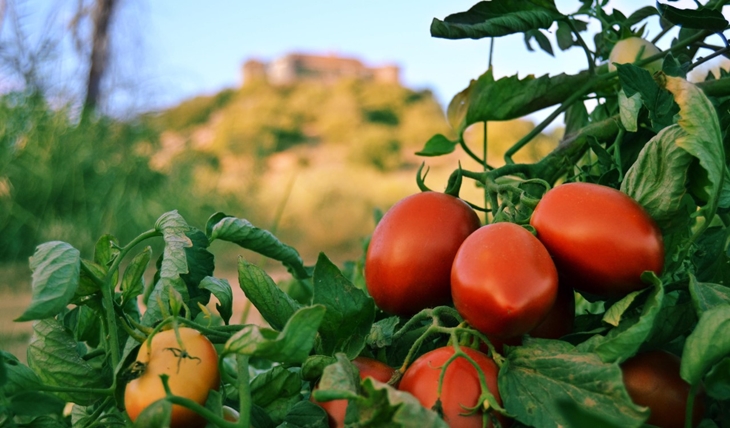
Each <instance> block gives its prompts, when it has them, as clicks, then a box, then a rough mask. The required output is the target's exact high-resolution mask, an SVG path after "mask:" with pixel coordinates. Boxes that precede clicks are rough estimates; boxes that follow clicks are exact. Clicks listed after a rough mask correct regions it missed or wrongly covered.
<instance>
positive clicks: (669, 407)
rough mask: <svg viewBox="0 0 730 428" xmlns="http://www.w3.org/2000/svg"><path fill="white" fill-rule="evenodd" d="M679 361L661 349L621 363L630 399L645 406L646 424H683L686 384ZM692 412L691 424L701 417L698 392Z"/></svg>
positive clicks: (662, 427)
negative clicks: (646, 410) (647, 414)
mask: <svg viewBox="0 0 730 428" xmlns="http://www.w3.org/2000/svg"><path fill="white" fill-rule="evenodd" d="M680 364H681V360H680V359H679V357H677V356H676V355H674V354H670V353H668V352H665V351H650V352H644V353H641V354H637V355H635V356H634V357H632V358H629V359H628V360H626V361H625V362H624V363H623V364H621V371H622V373H623V380H624V385H626V390H627V391H628V393H629V396H631V400H632V401H633V402H634V403H636V404H638V405H639V406H645V407H648V408H649V409H650V410H651V416H649V420H647V421H646V423H647V424H650V425H655V426H657V427H659V428H682V427H684V419H685V409H686V408H687V398H688V397H689V392H690V386H689V384H688V383H687V382H685V381H684V379H682V378H681V377H680V375H679V368H680ZM696 398H697V399H696V400H695V402H694V406H693V412H692V426H693V427H695V426H697V425H698V424H699V423H700V421H701V420H702V415H703V413H704V411H705V406H704V403H703V400H702V398H703V397H702V394H698V395H697V397H696Z"/></svg>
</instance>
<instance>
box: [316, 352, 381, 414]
mask: <svg viewBox="0 0 730 428" xmlns="http://www.w3.org/2000/svg"><path fill="white" fill-rule="evenodd" d="M352 364H354V365H355V367H357V369H358V371H359V373H360V378H361V379H366V378H368V377H370V378H373V379H376V380H378V381H380V382H388V381H389V380H390V379H391V377H393V375H394V374H395V369H393V368H392V367H390V366H388V365H387V364H384V363H382V362H380V361H378V360H374V359H372V358H367V357H357V358H355V359H354V360H352ZM312 402H313V403H315V404H318V405H319V406H321V407H322V408H323V409H324V410H325V411H326V412H327V419H328V422H329V426H330V428H335V427H337V428H343V427H344V426H345V413H347V404H348V402H347V400H331V401H324V402H318V401H317V400H315V399H314V397H312Z"/></svg>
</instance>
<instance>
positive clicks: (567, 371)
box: [499, 339, 648, 428]
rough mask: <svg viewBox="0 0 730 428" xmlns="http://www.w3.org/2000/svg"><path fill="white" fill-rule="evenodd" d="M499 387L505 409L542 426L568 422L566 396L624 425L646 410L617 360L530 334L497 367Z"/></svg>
mask: <svg viewBox="0 0 730 428" xmlns="http://www.w3.org/2000/svg"><path fill="white" fill-rule="evenodd" d="M499 391H500V395H501V396H502V400H503V401H504V407H505V409H506V410H507V412H509V413H510V414H512V415H514V416H515V417H516V419H517V420H519V421H521V422H522V423H525V424H528V425H530V426H535V427H539V428H553V427H554V428H557V427H562V426H570V425H568V421H569V420H570V418H571V417H572V415H571V414H568V415H566V414H565V413H564V412H565V409H564V406H563V405H562V404H561V403H565V402H574V403H576V404H577V405H579V406H581V407H582V408H583V409H584V410H585V411H586V413H587V414H588V415H591V416H593V417H595V418H599V419H602V420H606V421H608V422H609V423H612V424H615V425H617V426H622V427H640V426H641V425H642V423H643V421H645V420H646V418H647V416H648V412H647V410H645V409H642V408H640V407H638V406H636V405H635V404H634V403H633V402H632V401H631V398H630V397H629V395H628V393H627V392H626V388H625V387H624V384H623V379H622V374H621V369H620V368H619V366H618V365H616V364H611V363H605V362H603V361H601V359H600V358H599V357H598V355H596V354H594V353H590V352H579V351H577V350H576V349H575V348H574V347H573V346H572V345H570V344H568V343H567V342H560V341H556V340H547V339H530V340H527V341H525V343H523V346H519V347H515V348H512V351H511V352H510V353H508V354H507V360H506V361H505V363H504V364H503V365H502V368H501V370H500V372H499Z"/></svg>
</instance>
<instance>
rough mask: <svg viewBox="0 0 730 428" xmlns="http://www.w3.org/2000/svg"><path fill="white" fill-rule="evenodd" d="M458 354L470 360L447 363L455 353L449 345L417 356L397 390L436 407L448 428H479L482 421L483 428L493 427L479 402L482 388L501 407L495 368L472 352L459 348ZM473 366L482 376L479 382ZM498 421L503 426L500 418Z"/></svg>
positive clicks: (487, 358)
mask: <svg viewBox="0 0 730 428" xmlns="http://www.w3.org/2000/svg"><path fill="white" fill-rule="evenodd" d="M462 352H463V353H464V354H465V355H467V356H468V357H469V358H471V360H472V361H469V360H467V358H466V357H464V356H457V357H456V358H455V359H453V360H451V358H452V357H453V356H454V354H455V350H454V348H453V347H450V346H447V347H443V348H438V349H434V350H433V351H431V352H427V353H425V354H423V355H421V356H420V357H419V358H418V359H417V360H416V361H414V362H413V364H411V365H410V366H409V367H408V370H406V372H405V373H404V374H403V378H402V379H401V381H400V386H399V389H400V390H401V391H407V392H409V393H411V394H413V396H415V397H416V398H418V401H419V402H420V403H421V404H422V405H423V406H424V407H427V408H438V409H439V412H440V413H442V414H443V417H444V420H445V421H446V423H448V424H449V427H451V428H469V427H474V428H479V427H482V426H484V425H483V423H484V421H489V423H488V425H487V426H489V427H493V426H494V424H492V422H491V421H490V419H491V417H495V418H496V415H492V416H490V415H489V414H485V413H484V412H483V411H482V408H481V406H480V403H481V402H483V401H484V398H483V394H484V392H485V391H483V390H482V387H483V385H486V387H487V389H488V391H489V393H491V394H492V395H494V398H495V399H496V402H497V403H499V404H501V400H500V397H499V389H498V387H497V371H498V368H497V365H496V364H495V363H494V361H492V359H490V358H489V357H488V356H487V355H485V354H482V353H481V352H479V351H476V350H474V349H471V348H463V349H462ZM449 360H451V361H449ZM447 363H448V364H447ZM475 365H476V366H478V367H479V368H480V370H481V371H482V373H483V375H484V381H483V382H482V380H481V379H480V376H479V374H478V372H477V369H476V368H475ZM442 372H443V373H442ZM499 419H500V421H501V423H502V424H504V423H505V419H504V418H502V417H500V418H499Z"/></svg>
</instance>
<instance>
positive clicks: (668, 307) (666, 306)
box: [642, 291, 697, 349]
mask: <svg viewBox="0 0 730 428" xmlns="http://www.w3.org/2000/svg"><path fill="white" fill-rule="evenodd" d="M695 324H697V314H696V313H695V310H694V307H693V306H692V301H691V300H690V299H689V298H688V296H687V294H686V293H680V292H678V291H675V292H672V293H669V294H667V295H665V296H664V303H663V304H662V308H661V310H660V311H659V313H658V314H657V316H656V318H655V319H654V327H653V328H652V331H651V334H650V335H649V337H648V338H647V339H646V341H645V343H644V345H642V348H643V349H652V348H661V347H663V346H666V344H667V343H670V342H672V341H673V340H675V339H677V338H678V337H681V336H686V335H687V334H689V332H691V331H692V329H693V328H694V326H695Z"/></svg>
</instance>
